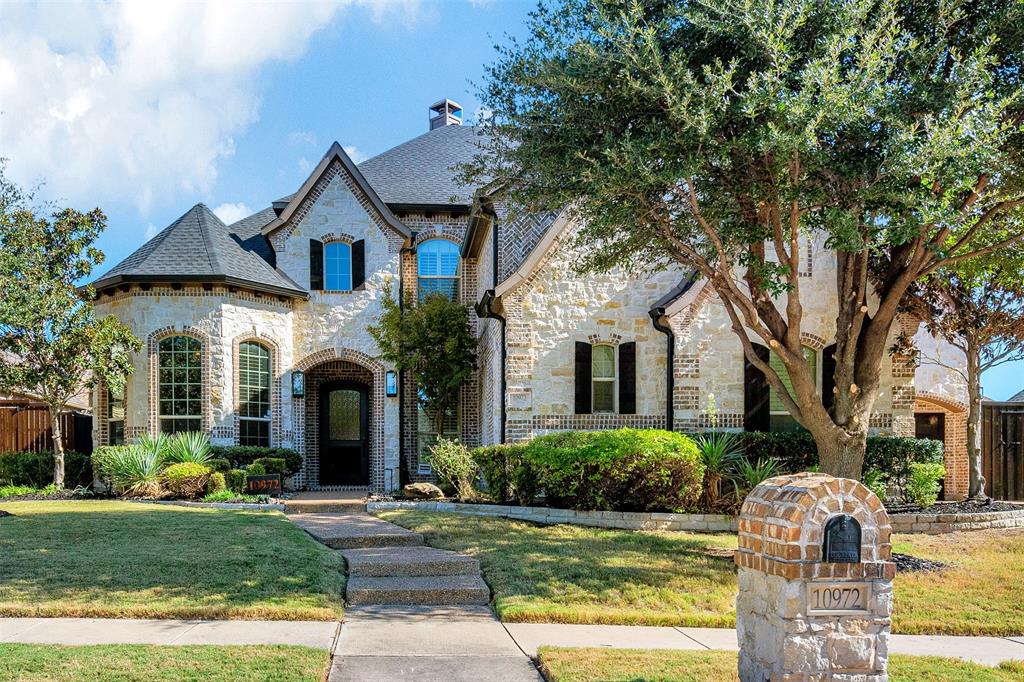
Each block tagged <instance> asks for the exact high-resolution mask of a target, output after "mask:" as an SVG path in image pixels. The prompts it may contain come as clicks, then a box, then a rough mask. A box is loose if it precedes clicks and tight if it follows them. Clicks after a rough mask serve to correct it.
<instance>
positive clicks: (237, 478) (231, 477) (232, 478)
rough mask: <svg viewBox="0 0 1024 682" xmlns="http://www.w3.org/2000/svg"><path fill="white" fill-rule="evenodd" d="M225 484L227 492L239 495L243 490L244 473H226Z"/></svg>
mask: <svg viewBox="0 0 1024 682" xmlns="http://www.w3.org/2000/svg"><path fill="white" fill-rule="evenodd" d="M226 479H227V481H226V483H227V486H228V490H230V491H232V492H236V493H241V492H243V491H244V490H245V471H244V470H242V469H232V470H230V471H229V472H228V473H227V476H226Z"/></svg>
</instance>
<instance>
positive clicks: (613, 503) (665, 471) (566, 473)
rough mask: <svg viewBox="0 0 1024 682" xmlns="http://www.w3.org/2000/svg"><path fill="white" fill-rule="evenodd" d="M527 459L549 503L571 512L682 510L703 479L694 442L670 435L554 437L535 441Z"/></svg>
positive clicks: (621, 433) (630, 433) (690, 503)
mask: <svg viewBox="0 0 1024 682" xmlns="http://www.w3.org/2000/svg"><path fill="white" fill-rule="evenodd" d="M526 457H527V459H528V460H529V461H530V466H531V468H532V469H533V470H534V471H535V472H536V476H537V484H538V487H539V488H542V489H543V490H544V492H545V495H546V497H547V500H548V502H549V503H551V504H552V505H553V506H565V507H570V508H573V509H595V510H616V511H682V510H685V509H687V508H691V507H692V506H693V505H694V503H695V502H696V501H697V498H698V497H699V496H700V492H701V487H702V486H701V483H702V481H703V480H704V465H703V464H702V463H701V461H700V454H699V453H698V452H697V446H696V445H695V444H694V442H693V440H692V439H691V438H689V437H688V436H684V435H683V434H680V433H672V432H670V431H660V430H653V429H652V430H637V429H618V430H615V431H569V432H565V433H555V434H550V435H547V436H541V437H539V438H535V439H534V440H532V441H531V442H530V443H529V444H528V445H527V446H526Z"/></svg>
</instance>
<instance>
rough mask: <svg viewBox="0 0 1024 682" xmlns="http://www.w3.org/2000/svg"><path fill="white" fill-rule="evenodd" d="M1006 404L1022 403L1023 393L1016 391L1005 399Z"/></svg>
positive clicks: (1023, 401)
mask: <svg viewBox="0 0 1024 682" xmlns="http://www.w3.org/2000/svg"><path fill="white" fill-rule="evenodd" d="M1006 402H1008V403H1024V391H1018V392H1017V393H1015V394H1013V395H1012V396H1010V397H1009V398H1007V399H1006Z"/></svg>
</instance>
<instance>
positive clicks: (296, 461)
mask: <svg viewBox="0 0 1024 682" xmlns="http://www.w3.org/2000/svg"><path fill="white" fill-rule="evenodd" d="M210 454H211V455H213V457H214V458H217V459H226V460H228V461H229V462H231V466H232V467H233V468H235V469H242V468H245V467H246V466H248V465H250V464H252V463H253V462H255V461H256V460H262V459H266V458H272V459H283V460H284V471H283V472H282V473H283V474H284V476H286V477H287V476H294V475H295V474H297V473H299V470H300V469H302V455H300V454H299V453H298V452H296V451H295V450H292V449H290V448H260V447H256V446H253V445H211V446H210ZM275 473H276V472H275Z"/></svg>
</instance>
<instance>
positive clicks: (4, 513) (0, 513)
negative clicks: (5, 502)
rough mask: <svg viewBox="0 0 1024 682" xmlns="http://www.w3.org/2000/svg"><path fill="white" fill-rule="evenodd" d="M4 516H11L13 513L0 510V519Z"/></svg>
mask: <svg viewBox="0 0 1024 682" xmlns="http://www.w3.org/2000/svg"><path fill="white" fill-rule="evenodd" d="M4 516H11V512H5V511H4V510H3V509H0V518H2V517H4Z"/></svg>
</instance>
